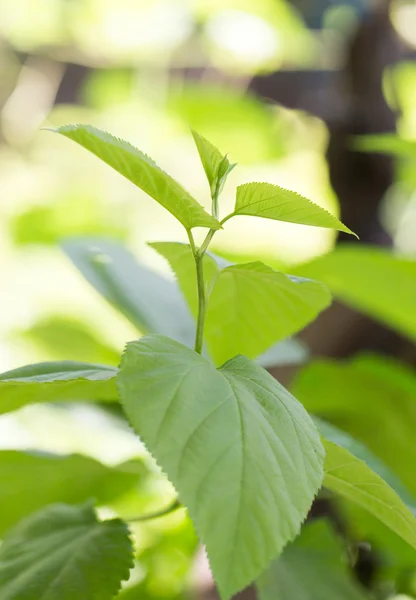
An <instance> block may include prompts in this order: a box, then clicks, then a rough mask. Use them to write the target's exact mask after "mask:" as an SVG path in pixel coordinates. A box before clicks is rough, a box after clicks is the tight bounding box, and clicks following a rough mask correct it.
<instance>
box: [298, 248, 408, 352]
mask: <svg viewBox="0 0 416 600" xmlns="http://www.w3.org/2000/svg"><path fill="white" fill-rule="evenodd" d="M295 273H296V274H299V275H301V276H303V277H311V278H313V279H315V278H316V279H318V280H319V281H322V282H323V283H325V284H326V285H327V286H328V287H329V289H330V290H331V292H333V294H334V296H336V297H337V298H338V299H339V300H341V301H342V302H345V304H348V305H349V306H352V308H355V309H356V310H359V311H361V312H364V313H365V314H368V315H370V317H373V318H374V319H378V320H380V321H382V322H383V323H386V324H387V325H388V326H389V327H393V328H394V329H396V330H398V331H399V332H401V333H402V334H403V335H405V336H406V337H410V338H411V339H413V340H416V310H415V306H416V260H415V259H414V258H410V257H405V256H398V255H397V254H393V253H392V252H389V251H386V250H381V249H378V248H375V247H374V246H368V247H365V246H362V245H360V246H359V247H358V246H357V247H355V246H354V247H352V246H351V247H350V245H349V244H345V245H344V246H342V245H341V246H340V247H338V248H336V249H335V250H334V251H333V252H331V253H330V254H326V255H325V256H321V257H319V258H316V259H315V260H313V261H311V262H310V263H307V264H305V265H302V266H300V267H298V268H296V271H295ZM386 282H388V285H387V284H386Z"/></svg>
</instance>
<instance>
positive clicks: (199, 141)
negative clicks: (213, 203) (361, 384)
mask: <svg viewBox="0 0 416 600" xmlns="http://www.w3.org/2000/svg"><path fill="white" fill-rule="evenodd" d="M192 135H193V137H194V140H195V144H196V147H197V148H198V152H199V156H200V158H201V162H202V165H203V167H204V171H205V174H206V176H207V179H208V182H209V186H210V190H211V196H215V195H218V194H219V193H221V191H222V188H223V187H224V183H225V181H226V179H227V176H228V174H229V173H230V172H231V171H232V170H233V169H234V167H235V166H236V165H235V164H230V161H229V160H228V158H227V156H223V155H222V154H221V152H220V151H219V150H217V148H216V147H215V146H213V145H212V144H211V142H209V141H208V140H206V139H205V138H204V137H202V135H200V134H199V133H197V132H196V131H192Z"/></svg>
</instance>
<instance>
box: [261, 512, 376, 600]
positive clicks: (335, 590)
mask: <svg viewBox="0 0 416 600" xmlns="http://www.w3.org/2000/svg"><path fill="white" fill-rule="evenodd" d="M345 559H346V551H345V548H344V547H343V544H342V542H341V540H340V539H339V538H338V537H337V536H336V534H335V533H334V531H333V529H332V528H331V526H330V525H329V523H328V522H327V521H326V520H324V519H319V520H317V521H312V522H311V523H308V524H307V525H305V526H304V527H303V528H302V531H301V534H300V536H299V537H298V538H297V539H296V540H295V541H294V542H293V543H292V544H289V546H287V548H286V549H285V550H284V552H283V554H282V556H281V557H280V558H279V559H278V560H276V561H273V562H272V564H271V565H270V567H269V568H268V569H267V571H266V572H265V573H264V574H263V575H261V577H260V578H259V579H258V580H257V582H256V588H257V597H258V599H259V600H334V599H335V598H336V600H365V599H366V598H369V596H367V594H366V592H365V590H364V589H363V588H361V587H360V585H359V584H358V583H357V582H356V581H354V578H353V576H352V573H351V572H350V570H349V569H348V566H347V564H346V560H345Z"/></svg>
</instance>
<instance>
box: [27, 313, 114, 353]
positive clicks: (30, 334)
mask: <svg viewBox="0 0 416 600" xmlns="http://www.w3.org/2000/svg"><path fill="white" fill-rule="evenodd" d="M100 333H101V332H100ZM100 333H98V332H97V331H96V330H95V329H94V328H93V327H92V326H91V325H90V323H89V322H88V321H86V320H82V319H78V318H74V317H72V316H65V315H49V316H47V317H46V318H41V319H40V320H39V321H37V322H35V323H34V324H33V325H31V326H30V327H28V328H27V329H24V330H20V331H16V335H18V336H21V337H22V338H23V340H24V341H25V342H29V343H30V344H33V345H34V346H35V347H36V350H37V351H38V352H39V351H40V352H41V353H42V355H44V356H45V357H46V359H47V360H66V359H70V360H79V361H82V362H94V363H105V364H110V365H118V364H119V362H120V352H119V351H118V350H117V349H116V347H114V346H112V345H110V344H108V343H107V342H106V341H104V339H103V337H102V336H101V335H100Z"/></svg>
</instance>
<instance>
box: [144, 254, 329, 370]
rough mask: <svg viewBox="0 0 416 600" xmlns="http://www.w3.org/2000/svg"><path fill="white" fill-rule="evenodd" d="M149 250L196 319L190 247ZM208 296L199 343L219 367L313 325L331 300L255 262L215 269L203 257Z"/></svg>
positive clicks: (312, 285) (312, 284)
mask: <svg viewBox="0 0 416 600" xmlns="http://www.w3.org/2000/svg"><path fill="white" fill-rule="evenodd" d="M151 246H152V247H153V248H154V249H155V250H157V251H158V252H159V253H160V254H162V256H164V257H165V258H166V259H167V260H168V262H169V263H170V265H171V267H172V269H173V271H174V272H175V274H176V275H177V277H178V281H179V285H180V287H181V289H182V292H183V294H184V296H185V298H186V300H187V302H188V304H189V307H190V309H191V311H192V313H193V314H194V316H196V315H197V306H198V303H197V289H196V282H195V264H194V259H193V256H192V252H191V250H190V247H189V246H188V245H186V244H178V243H173V242H156V243H153V244H151ZM204 274H205V281H206V291H207V298H208V309H207V315H206V323H205V341H206V345H207V348H208V351H209V353H210V355H211V357H212V359H213V360H214V362H215V363H216V364H217V365H219V364H222V363H223V362H224V361H225V360H227V359H229V358H231V357H232V356H235V355H236V354H244V355H246V356H248V357H249V358H256V357H257V356H259V355H261V354H262V353H263V352H265V351H266V350H268V349H270V348H271V347H272V346H273V345H274V344H275V343H276V342H278V341H280V340H283V339H285V338H287V337H288V336H289V335H293V334H294V333H296V332H297V331H299V330H300V329H302V328H303V327H305V326H306V325H307V324H308V323H310V322H311V321H313V320H314V319H315V318H316V316H317V315H318V313H319V312H320V311H321V310H323V309H324V308H326V307H327V306H328V305H329V304H330V301H331V297H330V294H329V293H328V290H327V289H326V287H325V286H324V285H322V284H321V283H319V282H317V281H311V280H308V279H303V278H299V277H292V276H290V275H285V274H283V273H279V272H278V271H275V270H273V269H272V268H270V267H268V266H267V265H265V264H263V263H261V262H253V263H247V264H242V265H228V266H225V267H224V268H220V266H219V264H218V263H217V262H216V260H214V258H213V256H211V255H205V256H204Z"/></svg>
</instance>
